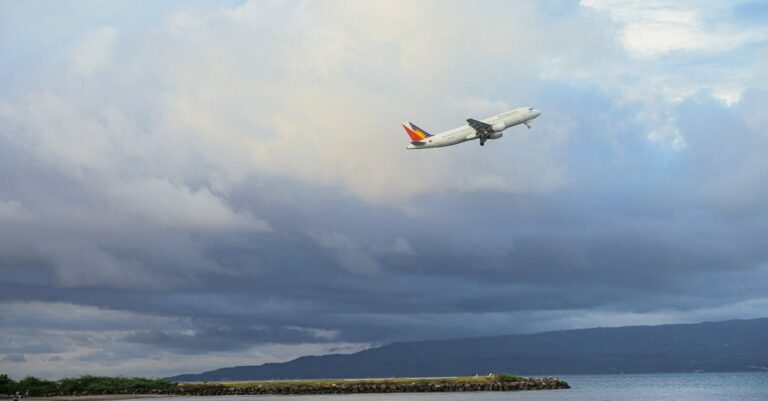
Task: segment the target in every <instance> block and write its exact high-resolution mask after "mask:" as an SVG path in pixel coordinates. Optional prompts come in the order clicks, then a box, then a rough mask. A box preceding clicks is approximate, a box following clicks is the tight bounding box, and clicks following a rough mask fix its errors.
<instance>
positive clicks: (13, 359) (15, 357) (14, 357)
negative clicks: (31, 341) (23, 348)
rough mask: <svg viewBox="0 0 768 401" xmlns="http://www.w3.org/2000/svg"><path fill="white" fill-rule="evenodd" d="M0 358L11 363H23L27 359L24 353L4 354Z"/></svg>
mask: <svg viewBox="0 0 768 401" xmlns="http://www.w3.org/2000/svg"><path fill="white" fill-rule="evenodd" d="M0 360H2V361H3V362H10V363H21V362H26V361H27V359H26V358H24V354H8V355H4V356H3V357H2V359H0Z"/></svg>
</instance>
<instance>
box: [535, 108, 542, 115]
mask: <svg viewBox="0 0 768 401" xmlns="http://www.w3.org/2000/svg"><path fill="white" fill-rule="evenodd" d="M535 115H536V117H538V116H540V115H541V111H539V109H536V113H535Z"/></svg>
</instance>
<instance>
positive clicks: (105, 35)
mask: <svg viewBox="0 0 768 401" xmlns="http://www.w3.org/2000/svg"><path fill="white" fill-rule="evenodd" d="M116 36H117V29H115V28H114V27H109V26H106V27H100V28H97V29H94V30H93V31H91V32H89V33H88V34H87V35H85V37H84V38H83V39H82V40H80V41H79V42H78V43H77V44H76V45H75V46H74V47H73V49H72V52H71V55H70V65H69V68H70V69H71V70H72V72H74V73H76V74H81V75H91V74H93V73H95V72H98V71H99V70H102V69H103V68H104V67H106V66H107V65H108V63H109V62H110V58H111V56H112V48H113V47H114V43H115V37H116Z"/></svg>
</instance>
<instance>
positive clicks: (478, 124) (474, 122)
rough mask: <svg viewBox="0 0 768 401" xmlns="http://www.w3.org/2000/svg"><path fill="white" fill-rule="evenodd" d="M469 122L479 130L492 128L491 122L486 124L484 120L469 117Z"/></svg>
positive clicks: (483, 130)
mask: <svg viewBox="0 0 768 401" xmlns="http://www.w3.org/2000/svg"><path fill="white" fill-rule="evenodd" d="M467 124H469V126H470V127H472V128H473V129H474V130H475V131H477V132H485V131H490V130H491V124H486V123H484V122H482V121H477V120H475V119H472V118H468V119H467Z"/></svg>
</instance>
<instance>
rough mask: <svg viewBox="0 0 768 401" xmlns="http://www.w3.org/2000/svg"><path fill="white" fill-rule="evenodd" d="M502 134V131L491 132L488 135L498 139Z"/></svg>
mask: <svg viewBox="0 0 768 401" xmlns="http://www.w3.org/2000/svg"><path fill="white" fill-rule="evenodd" d="M502 135H504V133H503V132H492V133H491V135H490V136H489V137H488V138H490V139H499V138H501V136H502Z"/></svg>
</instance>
